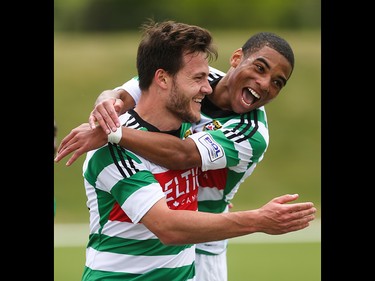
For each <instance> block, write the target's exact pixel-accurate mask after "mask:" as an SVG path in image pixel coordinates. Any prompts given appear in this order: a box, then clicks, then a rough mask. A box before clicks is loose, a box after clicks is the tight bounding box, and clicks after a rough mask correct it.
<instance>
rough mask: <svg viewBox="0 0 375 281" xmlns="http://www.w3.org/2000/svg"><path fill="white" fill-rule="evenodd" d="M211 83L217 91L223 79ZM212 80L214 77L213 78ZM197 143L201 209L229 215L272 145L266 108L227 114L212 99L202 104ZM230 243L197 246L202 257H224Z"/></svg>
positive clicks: (215, 242) (199, 202)
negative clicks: (199, 155) (231, 203)
mask: <svg viewBox="0 0 375 281" xmlns="http://www.w3.org/2000/svg"><path fill="white" fill-rule="evenodd" d="M216 76H217V77H216V79H215V80H212V81H210V82H211V86H212V87H213V88H214V86H215V85H216V83H217V82H218V80H220V79H221V78H222V76H218V75H216ZM210 77H211V76H210ZM193 132H194V134H192V135H190V136H189V137H190V138H192V139H193V140H194V141H195V144H196V146H197V147H198V150H199V152H200V154H201V158H202V167H201V169H202V173H200V174H199V176H198V182H199V192H198V210H199V211H204V212H211V213H222V212H228V204H229V203H230V200H232V199H233V197H234V195H235V194H236V192H237V191H238V188H239V187H240V184H241V183H243V182H244V180H245V179H246V178H247V177H249V176H250V175H251V174H252V172H253V171H254V169H255V167H256V165H257V163H259V162H260V161H261V160H262V159H263V156H264V153H265V152H266V150H267V147H268V143H269V134H268V125H267V116H266V112H265V108H264V107H260V108H258V109H256V110H253V111H251V112H248V113H243V114H237V113H235V112H230V111H224V110H222V109H220V108H218V107H216V106H215V105H214V104H212V103H211V102H210V101H209V100H208V99H204V100H203V103H202V119H201V121H200V122H199V124H196V125H195V126H193ZM227 244H228V241H227V240H221V241H213V242H207V243H200V244H197V245H196V252H198V253H201V254H208V255H213V254H220V253H222V252H223V251H225V250H226V248H227Z"/></svg>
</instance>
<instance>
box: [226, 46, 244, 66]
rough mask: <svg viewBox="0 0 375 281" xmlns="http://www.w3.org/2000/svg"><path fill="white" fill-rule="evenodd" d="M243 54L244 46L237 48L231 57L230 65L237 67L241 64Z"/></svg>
mask: <svg viewBox="0 0 375 281" xmlns="http://www.w3.org/2000/svg"><path fill="white" fill-rule="evenodd" d="M242 56H243V52H242V48H238V49H237V50H235V51H234V52H233V54H232V56H231V57H230V59H229V62H230V65H231V66H232V67H234V68H236V67H237V66H238V65H239V64H240V62H241V59H242Z"/></svg>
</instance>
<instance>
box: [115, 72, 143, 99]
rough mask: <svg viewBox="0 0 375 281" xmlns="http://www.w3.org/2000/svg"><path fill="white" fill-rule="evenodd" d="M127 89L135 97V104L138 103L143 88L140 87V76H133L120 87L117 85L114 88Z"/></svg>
mask: <svg viewBox="0 0 375 281" xmlns="http://www.w3.org/2000/svg"><path fill="white" fill-rule="evenodd" d="M120 89H122V90H125V91H127V92H128V93H129V94H130V95H131V96H132V98H133V99H134V102H135V104H137V103H138V101H139V98H140V97H141V93H142V92H141V89H140V88H139V79H138V76H135V77H133V78H132V79H130V80H129V81H127V82H125V83H124V84H122V85H121V86H119V87H116V88H115V89H114V90H116V91H117V90H120Z"/></svg>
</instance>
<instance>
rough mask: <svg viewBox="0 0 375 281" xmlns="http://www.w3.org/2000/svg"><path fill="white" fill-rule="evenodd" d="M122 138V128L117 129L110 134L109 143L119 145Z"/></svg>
mask: <svg viewBox="0 0 375 281" xmlns="http://www.w3.org/2000/svg"><path fill="white" fill-rule="evenodd" d="M121 138H122V126H121V127H120V128H117V130H116V131H115V132H113V131H111V132H110V133H109V134H108V142H110V143H115V144H118V143H119V142H120V140H121Z"/></svg>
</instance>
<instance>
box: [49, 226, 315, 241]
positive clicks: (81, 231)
mask: <svg viewBox="0 0 375 281" xmlns="http://www.w3.org/2000/svg"><path fill="white" fill-rule="evenodd" d="M88 234H89V225H88V224H55V225H54V246H55V247H82V246H85V245H86V244H87V241H88ZM320 241H321V222H320V219H315V220H314V221H313V222H312V223H311V224H310V226H309V227H308V228H305V229H303V230H300V231H295V232H290V233H286V234H282V235H268V234H265V233H253V234H249V235H245V236H242V237H237V238H232V239H230V240H229V243H305V242H320Z"/></svg>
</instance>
